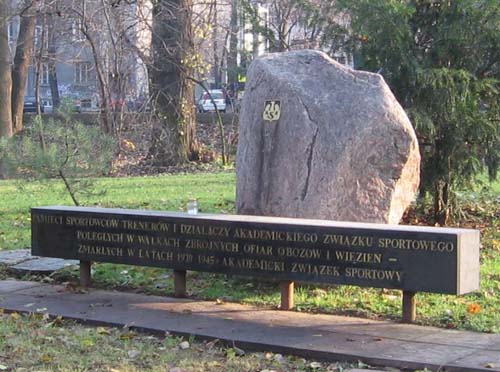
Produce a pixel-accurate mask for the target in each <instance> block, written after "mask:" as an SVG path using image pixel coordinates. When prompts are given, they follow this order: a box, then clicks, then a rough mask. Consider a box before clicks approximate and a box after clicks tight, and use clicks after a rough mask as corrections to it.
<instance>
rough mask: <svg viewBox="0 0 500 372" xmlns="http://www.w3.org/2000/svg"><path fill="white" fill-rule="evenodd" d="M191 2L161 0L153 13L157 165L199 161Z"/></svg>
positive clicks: (154, 151) (154, 152) (152, 151)
mask: <svg viewBox="0 0 500 372" xmlns="http://www.w3.org/2000/svg"><path fill="white" fill-rule="evenodd" d="M192 8H193V3H192V0H158V1H157V3H156V5H155V8H154V11H153V39H152V49H153V56H154V61H153V65H152V66H151V67H150V77H151V88H152V92H153V96H154V97H155V102H156V107H155V112H156V115H157V117H158V120H159V125H158V126H157V128H155V131H154V133H153V139H152V144H151V148H150V156H151V158H152V159H153V162H154V163H155V164H158V165H174V164H180V163H183V162H186V161H187V160H197V158H198V156H199V146H198V143H197V141H196V121H195V106H194V86H193V82H192V81H191V80H190V79H189V78H190V77H192V76H193V72H194V71H193V67H192V66H190V65H189V59H190V57H191V56H192V55H193V52H194V43H193V31H192V25H191V19H192Z"/></svg>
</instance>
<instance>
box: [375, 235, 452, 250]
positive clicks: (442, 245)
mask: <svg viewBox="0 0 500 372" xmlns="http://www.w3.org/2000/svg"><path fill="white" fill-rule="evenodd" d="M378 246H379V247H380V248H391V249H404V250H413V251H426V252H427V251H430V252H448V253H451V252H453V251H454V250H455V245H454V244H453V243H452V242H439V241H434V240H411V239H388V238H380V239H379V240H378Z"/></svg>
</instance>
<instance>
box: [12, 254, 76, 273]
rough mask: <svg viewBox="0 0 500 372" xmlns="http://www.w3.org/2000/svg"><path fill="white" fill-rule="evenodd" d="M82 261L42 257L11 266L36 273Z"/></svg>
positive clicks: (50, 270) (13, 268)
mask: <svg viewBox="0 0 500 372" xmlns="http://www.w3.org/2000/svg"><path fill="white" fill-rule="evenodd" d="M79 263H80V262H79V261H76V260H63V259H61V258H50V257H40V258H38V257H37V258H33V257H32V259H30V260H26V261H23V262H21V263H19V264H17V265H13V266H11V267H10V268H11V270H17V271H29V272H36V273H49V272H53V271H57V270H61V269H64V268H66V267H68V266H75V265H78V264H79Z"/></svg>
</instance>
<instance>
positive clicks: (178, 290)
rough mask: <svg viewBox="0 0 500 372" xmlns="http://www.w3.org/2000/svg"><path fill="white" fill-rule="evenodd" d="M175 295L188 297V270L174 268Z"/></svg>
mask: <svg viewBox="0 0 500 372" xmlns="http://www.w3.org/2000/svg"><path fill="white" fill-rule="evenodd" d="M174 297H180V298H182V297H187V294H186V270H174Z"/></svg>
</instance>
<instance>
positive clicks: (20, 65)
mask: <svg viewBox="0 0 500 372" xmlns="http://www.w3.org/2000/svg"><path fill="white" fill-rule="evenodd" d="M24 8H25V9H26V10H25V11H24V12H23V14H21V25H20V27H19V35H18V38H17V46H16V55H15V57H14V66H13V69H12V102H11V104H12V125H13V130H14V133H18V132H20V131H21V130H22V129H23V109H24V95H25V94H26V82H27V80H28V72H29V66H30V63H31V58H32V56H33V40H34V36H35V26H36V5H35V3H34V2H33V1H32V0H26V1H25V3H24Z"/></svg>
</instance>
